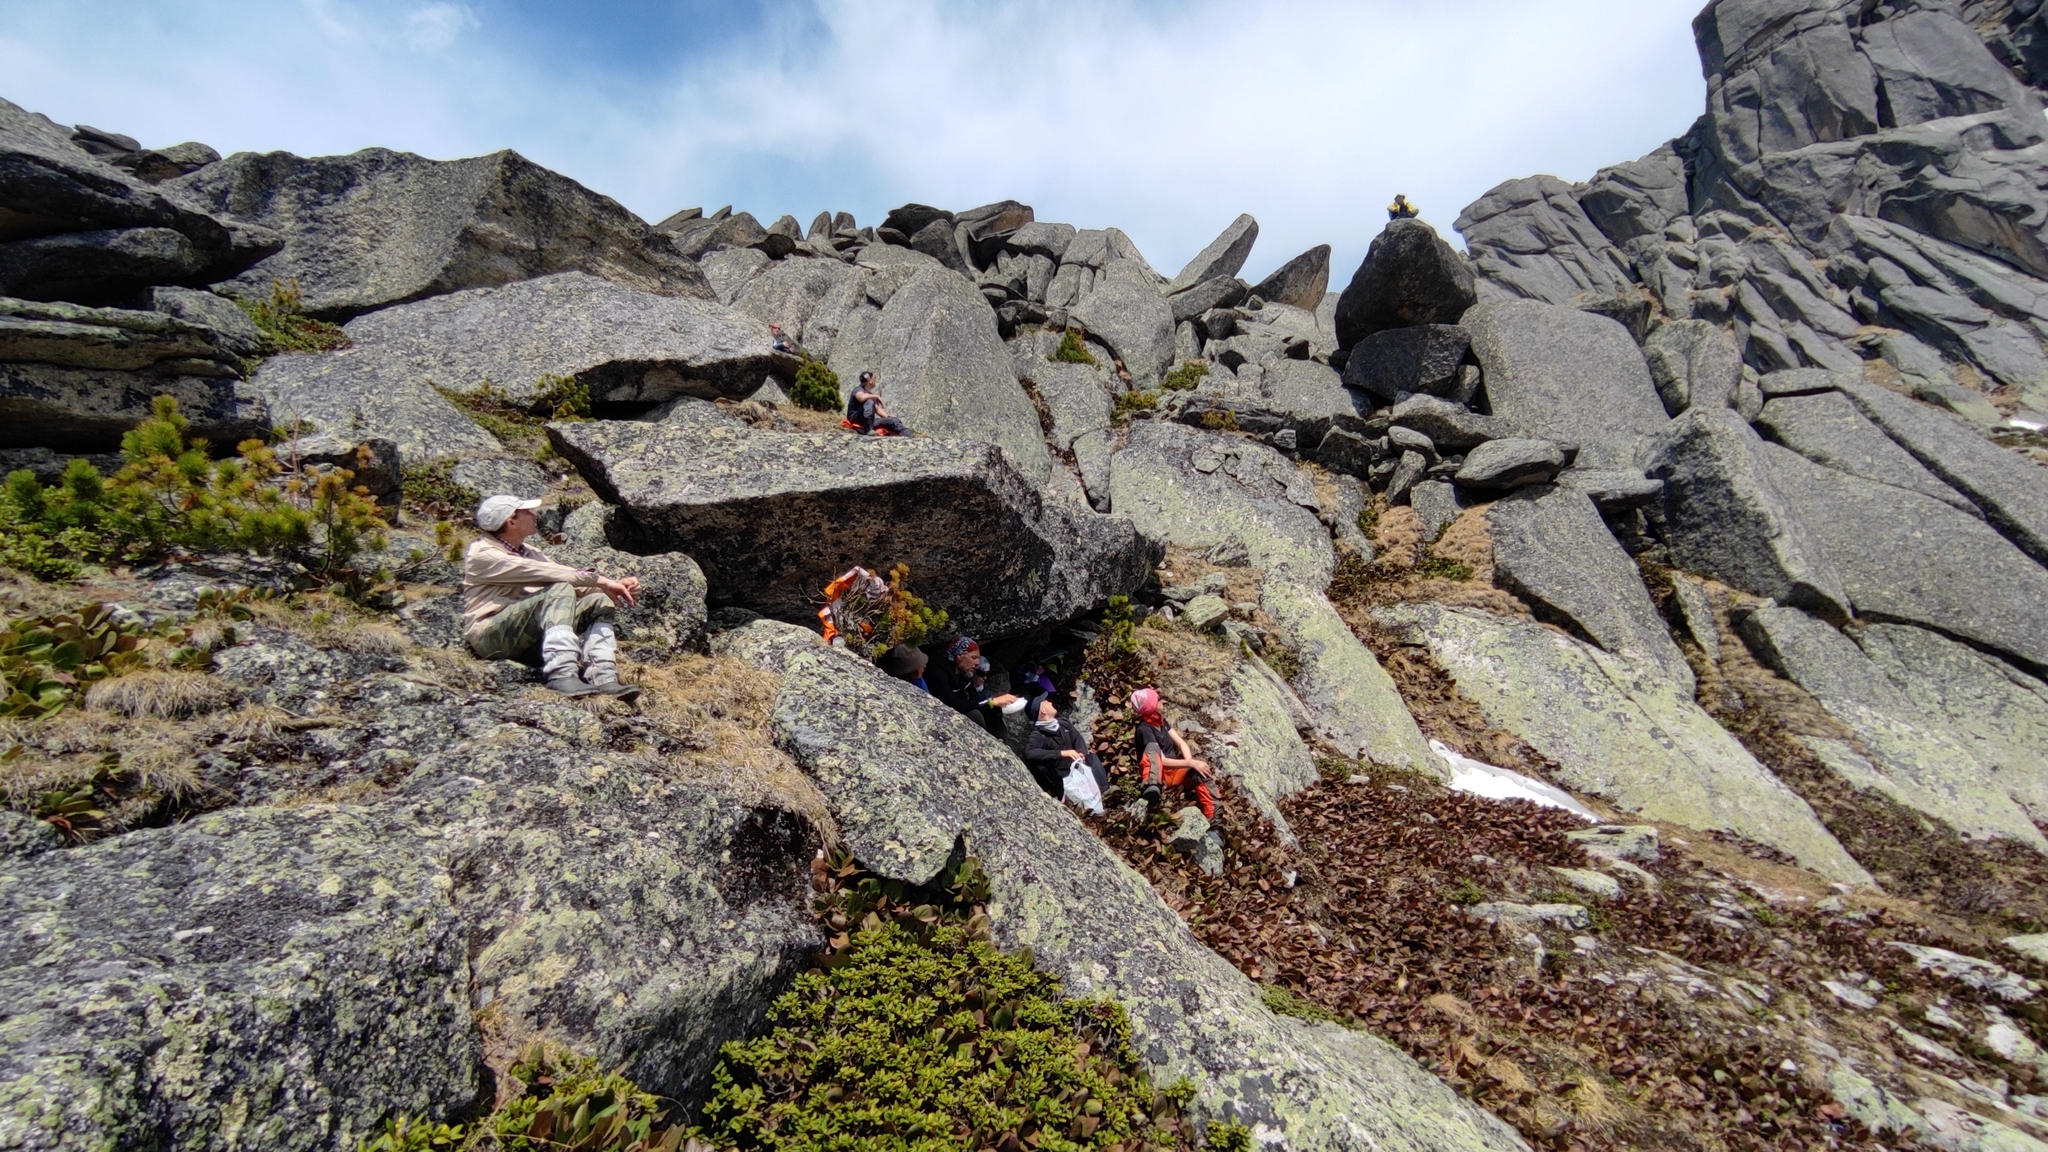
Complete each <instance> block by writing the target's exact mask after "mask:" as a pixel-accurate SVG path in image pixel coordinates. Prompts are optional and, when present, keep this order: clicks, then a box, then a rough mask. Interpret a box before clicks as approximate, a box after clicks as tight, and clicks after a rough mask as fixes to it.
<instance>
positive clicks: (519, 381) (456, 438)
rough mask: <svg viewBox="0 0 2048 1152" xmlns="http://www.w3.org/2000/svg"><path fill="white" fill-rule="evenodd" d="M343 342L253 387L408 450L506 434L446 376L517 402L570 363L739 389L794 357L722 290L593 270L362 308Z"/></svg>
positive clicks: (705, 390)
mask: <svg viewBox="0 0 2048 1152" xmlns="http://www.w3.org/2000/svg"><path fill="white" fill-rule="evenodd" d="M344 331H346V332H347V333H348V337H349V341H350V347H348V348H344V349H342V350H341V351H339V352H324V353H310V354H300V355H293V356H279V357H276V358H274V359H272V360H268V361H265V362H264V365H263V367H262V368H261V369H259V370H258V372H257V374H256V381H255V383H256V387H257V390H258V391H259V392H261V393H262V394H264V395H265V396H267V397H269V399H270V403H271V406H272V408H273V409H274V410H275V411H276V412H278V413H288V414H289V417H288V418H294V419H302V420H310V421H312V422H313V424H315V425H316V426H318V427H319V428H321V429H322V430H324V431H330V432H333V433H335V434H337V435H366V434H368V435H378V436H384V437H387V438H389V439H391V440H394V441H396V442H397V443H398V444H399V446H400V451H402V452H403V453H404V454H405V459H406V460H407V462H408V463H426V462H429V461H433V460H437V459H441V458H443V457H447V456H455V455H461V454H464V453H469V452H491V451H496V450H498V449H499V445H498V442H497V441H496V439H495V438H493V437H491V435H490V434H489V433H488V432H485V431H484V430H483V429H481V428H479V427H477V426H476V425H475V423H474V422H472V421H471V420H470V419H469V418H468V416H466V415H464V414H463V413H462V412H461V411H460V410H459V409H458V408H456V407H455V406H454V405H452V404H450V403H449V402H448V400H447V399H446V398H444V397H443V396H442V395H441V394H440V393H439V392H437V391H436V390H435V389H436V387H437V386H438V387H440V388H448V389H452V390H454V391H457V392H468V391H472V390H474V389H476V388H477V387H478V386H480V385H483V384H489V385H491V386H492V387H494V388H496V389H497V390H499V391H501V392H503V393H504V394H505V395H506V396H508V397H509V398H511V399H512V400H513V401H515V402H521V403H524V402H529V401H531V400H532V399H533V398H534V397H535V396H536V395H537V394H538V391H539V390H538V387H537V385H538V384H539V381H540V379H541V378H542V377H543V376H567V377H572V378H574V379H575V380H576V381H577V382H578V383H580V384H583V385H585V386H586V387H588V388H589V389H590V394H591V399H592V400H593V401H595V402H597V403H607V402H619V401H625V402H639V403H651V402H657V401H662V400H671V399H674V398H675V397H678V396H695V397H700V398H704V399H711V398H716V397H741V396H746V395H749V394H750V393H752V392H754V391H755V390H756V389H758V388H760V386H761V382H762V381H763V380H765V379H767V378H768V374H769V373H770V371H771V370H772V371H774V372H776V373H779V374H782V375H784V376H787V375H789V374H791V373H792V372H794V370H795V363H796V362H795V360H794V358H792V357H788V356H780V355H777V354H776V353H774V352H771V351H770V350H769V336H768V326H767V325H766V324H764V323H762V322H760V321H758V320H755V319H753V318H752V317H749V316H747V315H746V314H744V313H742V312H739V311H736V310H734V309H731V308H727V307H725V306H724V305H721V304H719V303H718V302H717V301H713V300H698V299H693V298H689V297H673V296H656V295H653V294H651V293H647V292H641V291H637V290H635V289H632V288H627V287H623V286H621V285H618V284H614V283H612V282H611V281H608V280H602V279H599V278H598V277H596V276H591V275H588V274H586V273H583V272H562V273H558V274H556V275H553V276H544V277H541V278H539V279H534V280H526V281H522V282H520V283H517V284H509V285H506V286H504V287H502V288H476V289H470V290H468V291H463V292H456V293H452V294H449V295H446V296H437V297H434V298H433V299H429V300H422V301H419V302H417V303H414V304H405V305H400V306H398V307H394V308H386V309H384V310H383V311H380V312H374V313H371V314H369V315H367V316H360V317H357V318H356V319H354V320H351V321H350V322H349V323H348V325H347V326H346V327H345V328H344Z"/></svg>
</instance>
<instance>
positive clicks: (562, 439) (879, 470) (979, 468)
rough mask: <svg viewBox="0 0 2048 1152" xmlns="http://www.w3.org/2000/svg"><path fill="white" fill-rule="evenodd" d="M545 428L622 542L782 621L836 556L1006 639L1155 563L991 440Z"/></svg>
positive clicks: (1094, 601)
mask: <svg viewBox="0 0 2048 1152" xmlns="http://www.w3.org/2000/svg"><path fill="white" fill-rule="evenodd" d="M704 407H706V408H709V407H710V406H709V405H705V406H704ZM548 435H549V438H550V439H551V440H552V441H553V442H554V445H555V447H556V449H557V450H559V451H560V452H561V453H562V454H563V455H564V456H566V457H568V458H569V459H570V460H571V461H572V462H574V463H575V465H576V467H577V468H578V469H579V470H580V471H581V472H582V473H583V477H584V479H585V480H587V481H589V482H590V485H591V487H592V488H594V489H596V491H597V492H598V494H599V495H600V496H602V497H604V499H605V500H606V501H608V502H610V503H613V504H617V505H619V506H620V514H619V515H620V519H618V520H615V521H614V522H613V524H612V534H613V536H614V537H615V538H618V539H619V540H620V542H625V538H627V537H631V538H632V540H631V544H632V549H631V550H633V551H640V552H656V551H660V552H668V551H675V552H683V553H687V554H688V555H690V556H691V557H693V558H694V559H695V560H696V562H697V563H698V564H699V565H701V566H702V567H703V570H704V575H705V578H706V579H707V580H708V581H709V583H710V599H711V601H712V603H714V604H719V605H738V606H740V607H744V608H750V609H753V610H754V611H757V612H760V613H762V614H764V615H768V616H774V617H776V618H778V619H783V620H792V621H794V620H811V619H815V618H816V613H817V610H818V599H817V598H818V595H819V589H821V588H823V587H824V586H825V585H826V584H827V583H829V582H830V581H831V580H832V579H833V578H834V577H836V576H838V575H839V574H840V573H841V572H844V571H845V570H846V569H847V568H848V567H849V566H851V565H854V564H861V565H865V566H866V567H868V568H869V569H871V570H873V571H876V572H884V571H887V570H888V568H889V567H890V566H891V565H893V564H896V563H899V562H900V563H904V564H908V565H909V566H910V571H911V582H912V583H913V584H914V585H915V587H916V588H917V591H918V594H919V595H921V596H923V597H924V598H925V599H926V600H927V601H929V602H930V603H931V604H932V606H933V607H935V608H943V609H945V610H946V611H947V612H949V613H951V614H952V617H953V621H954V625H955V626H956V627H958V628H960V629H961V630H963V631H965V632H969V633H971V634H973V635H977V636H981V635H990V636H1006V635H1014V634H1016V633H1019V632H1025V631H1029V630H1030V629H1032V628H1036V627H1038V626H1039V625H1041V624H1050V623H1054V622H1057V621H1062V620H1068V619H1071V618H1073V617H1075V616H1078V615H1080V614H1082V613H1084V612H1087V611H1089V610H1091V609H1093V608H1097V607H1100V606H1101V605H1103V604H1105V603H1107V602H1108V600H1109V598H1110V597H1111V596H1115V595H1122V594H1125V593H1129V592H1131V591H1134V590H1135V589H1136V588H1137V587H1138V586H1139V585H1140V584H1142V583H1144V581H1145V577H1146V575H1147V574H1148V573H1149V572H1150V570H1151V567H1152V564H1153V562H1154V561H1155V560H1156V558H1157V555H1158V553H1157V552H1156V550H1155V549H1154V548H1153V547H1152V546H1151V545H1150V544H1148V543H1147V542H1146V541H1145V540H1144V539H1143V538H1142V537H1140V536H1139V535H1138V532H1137V530H1136V529H1135V528H1134V527H1133V526H1132V524H1131V522H1130V521H1128V520H1125V519H1123V518H1121V517H1117V516H1099V515H1096V514H1094V513H1091V512H1087V511H1085V510H1079V511H1077V510H1075V509H1073V508H1070V507H1068V506H1067V505H1065V504H1063V503H1060V502H1056V501H1052V500H1048V499H1047V498H1046V496H1045V494H1044V493H1043V492H1042V491H1041V490H1040V489H1039V488H1038V487H1037V485H1035V484H1033V483H1031V482H1030V481H1029V480H1027V479H1026V478H1025V477H1024V476H1022V475H1021V474H1019V472H1018V470H1017V468H1016V467H1015V466H1014V465H1013V464H1012V463H1011V462H1010V461H1009V459H1008V458H1007V456H1006V455H1005V454H1004V453H1003V452H1001V451H1000V450H999V449H997V448H995V447H993V446H991V445H988V444H980V443H975V442H972V441H964V440H935V439H927V438H924V437H876V438H868V437H860V436H852V435H845V434H837V433H834V434H825V435H811V434H803V435H800V434H795V433H781V432H759V431H755V430H754V429H751V428H748V427H746V426H745V425H743V424H740V423H739V422H737V421H723V420H718V419H705V420H701V421H677V420H670V421H669V422H667V423H663V424H645V423H638V422H626V421H596V422H592V423H580V424H551V425H549V426H548Z"/></svg>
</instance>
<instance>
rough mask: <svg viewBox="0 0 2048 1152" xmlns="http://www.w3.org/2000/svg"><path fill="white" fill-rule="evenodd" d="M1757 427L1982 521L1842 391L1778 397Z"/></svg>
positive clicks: (1832, 463)
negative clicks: (1869, 418) (1871, 420)
mask: <svg viewBox="0 0 2048 1152" xmlns="http://www.w3.org/2000/svg"><path fill="white" fill-rule="evenodd" d="M1755 423H1756V427H1757V431H1759V432H1762V433H1763V434H1764V435H1765V436H1768V437H1770V438H1771V439H1772V440H1775V441H1777V442H1778V443H1780V444H1783V445H1784V446H1785V447H1787V448H1790V449H1792V450H1793V451H1794V452H1797V453H1799V454H1800V455H1801V456H1804V457H1806V458H1807V459H1808V460H1811V461H1813V462H1814V463H1816V464H1825V465H1827V466H1828V467H1830V468H1835V469H1839V470H1841V471H1843V472H1847V473H1849V474H1850V475H1851V476H1860V477H1862V478H1863V479H1865V480H1869V481H1872V482H1874V483H1878V484H1890V485H1893V486H1895V487H1899V488H1904V489H1906V490H1907V491H1910V492H1917V493H1919V494H1920V495H1922V496H1926V497H1930V498H1932V499H1935V500H1939V501H1941V502H1942V503H1944V504H1947V505H1949V506H1951V507H1954V508H1958V509H1961V510H1962V511H1964V512H1966V513H1968V514H1969V515H1972V516H1980V514H1979V513H1978V511H1977V508H1976V505H1974V504H1971V503H1970V501H1969V500H1968V499H1966V498H1965V497H1964V496H1963V495H1962V494H1961V493H1959V492H1957V491H1956V490H1955V489H1953V488H1950V487H1949V486H1948V485H1946V484H1943V483H1942V482H1941V481H1940V480H1937V479H1936V478H1935V477H1934V475H1933V473H1931V472H1929V471H1927V469H1925V468H1923V467H1921V466H1920V462H1919V461H1918V460H1915V459H1913V457H1912V455H1911V454H1910V453H1908V452H1907V451H1906V450H1905V449H1903V448H1901V447H1899V446H1898V445H1897V444H1895V443H1893V442H1892V440H1891V438H1890V437H1888V436H1886V435H1885V434H1884V432H1883V430H1882V429H1880V428H1878V426H1877V425H1875V424H1872V423H1871V422H1870V421H1869V420H1867V419H1865V418H1864V417H1863V414H1862V413H1861V412H1859V411H1857V409H1856V405H1855V404H1854V403H1853V402H1851V401H1850V399H1849V398H1848V397H1847V396H1844V395H1843V394H1842V393H1840V392H1821V393H1816V394H1814V395H1809V396H1780V397H1777V398H1776V399H1773V400H1770V401H1768V402H1766V403H1765V404H1764V407H1763V411H1762V412H1761V413H1759V414H1758V416H1757V418H1756V421H1755ZM1980 518H1981V516H1980Z"/></svg>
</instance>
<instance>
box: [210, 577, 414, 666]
mask: <svg viewBox="0 0 2048 1152" xmlns="http://www.w3.org/2000/svg"><path fill="white" fill-rule="evenodd" d="M248 607H249V613H250V615H251V616H252V617H253V618H255V619H257V620H260V621H262V622H263V623H265V624H268V625H270V626H271V627H273V628H276V629H279V630H280V631H284V632H289V633H291V634H293V635H295V636H298V637H301V638H302V639H304V640H306V641H307V642H309V643H311V644H313V645H315V646H317V647H321V648H338V649H340V650H342V651H344V652H360V653H362V654H364V655H369V656H395V655H397V654H399V653H402V652H409V651H411V650H412V649H414V648H416V647H418V645H416V644H414V643H413V640H412V637H410V636H407V635H406V634H405V633H404V632H403V631H401V630H399V629H398V628H396V627H393V626H392V625H390V624H387V623H385V622H383V621H381V620H377V619H375V618H374V617H372V616H371V615H370V614H369V613H367V612H365V611H364V610H363V609H361V608H359V607H357V606H356V605H354V604H351V603H349V602H348V601H347V600H345V599H343V598H342V597H340V596H336V595H333V594H332V593H327V592H307V593H303V594H301V595H298V596H293V597H291V598H289V599H280V600H255V601H251V602H250V604H249V606H248Z"/></svg>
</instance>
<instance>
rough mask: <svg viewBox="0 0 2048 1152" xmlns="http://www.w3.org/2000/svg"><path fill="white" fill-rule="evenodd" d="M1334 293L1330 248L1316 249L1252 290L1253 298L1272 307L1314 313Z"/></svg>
mask: <svg viewBox="0 0 2048 1152" xmlns="http://www.w3.org/2000/svg"><path fill="white" fill-rule="evenodd" d="M1329 290H1330V246H1329V245H1328V244H1318V245H1316V246H1315V247H1313V248H1311V249H1309V250H1308V251H1306V252H1303V253H1302V254H1301V255H1299V256H1296V257H1295V258H1294V259H1292V260H1289V261H1288V262H1287V263H1285V264H1282V265H1281V266H1280V267H1278V268H1275V269H1273V271H1272V274H1271V275H1269V276H1267V277H1266V278H1265V279H1264V280H1261V281H1259V282H1258V283H1257V284H1254V285H1253V286H1252V290H1251V294H1252V295H1254V296H1257V297H1258V298H1259V299H1261V300H1264V301H1265V302H1266V303H1268V304H1287V305H1290V306H1292V307H1295V308H1301V309H1305V310H1307V311H1310V312H1314V311H1315V310H1316V309H1318V308H1321V307H1322V306H1323V297H1325V296H1327V295H1329Z"/></svg>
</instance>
